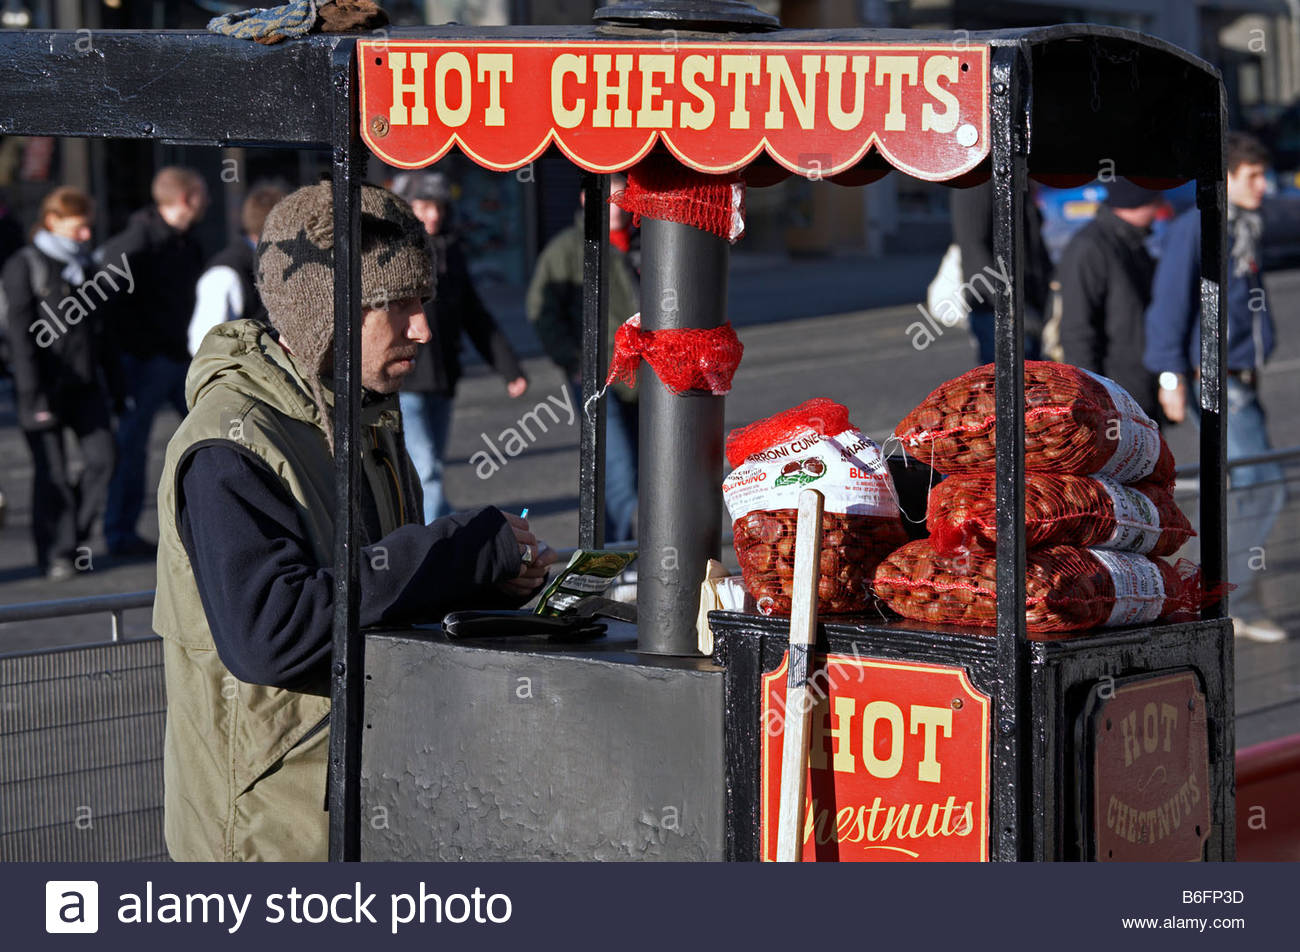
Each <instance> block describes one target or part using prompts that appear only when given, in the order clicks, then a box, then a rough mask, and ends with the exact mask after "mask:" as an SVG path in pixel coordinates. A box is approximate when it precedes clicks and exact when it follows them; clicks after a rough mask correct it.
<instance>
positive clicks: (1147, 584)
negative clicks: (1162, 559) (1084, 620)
mask: <svg viewBox="0 0 1300 952" xmlns="http://www.w3.org/2000/svg"><path fill="white" fill-rule="evenodd" d="M1088 551H1089V552H1091V553H1092V554H1093V556H1094V557H1096V559H1097V561H1098V562H1100V563H1101V564H1102V565H1103V566H1105V568H1106V571H1108V572H1109V573H1110V577H1111V578H1112V579H1114V581H1115V607H1114V608H1112V609H1111V612H1110V618H1108V619H1107V620H1106V627H1107V628H1112V627H1115V626H1117V625H1142V624H1146V623H1147V622H1151V621H1155V620H1156V619H1157V618H1159V617H1160V612H1161V610H1162V609H1163V608H1164V605H1165V579H1164V576H1163V575H1161V574H1160V566H1158V565H1156V563H1154V562H1152V561H1151V560H1150V559H1149V558H1147V557H1146V556H1145V555H1135V554H1133V553H1131V552H1110V551H1107V550H1106V549H1089V550H1088Z"/></svg>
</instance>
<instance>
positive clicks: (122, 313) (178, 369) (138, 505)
mask: <svg viewBox="0 0 1300 952" xmlns="http://www.w3.org/2000/svg"><path fill="white" fill-rule="evenodd" d="M152 195H153V204H152V205H150V206H149V207H147V208H143V209H141V210H140V211H137V212H136V213H135V214H133V215H132V216H131V219H130V222H129V223H128V224H127V226H126V229H125V230H124V231H122V232H120V233H119V234H117V235H114V236H113V237H112V238H110V239H109V240H108V242H107V243H106V244H105V245H104V247H103V248H102V249H100V252H99V254H98V255H97V257H98V259H99V260H100V261H101V262H102V263H103V264H104V265H105V266H107V265H109V264H114V265H120V264H121V263H122V262H123V261H124V262H125V265H126V266H127V267H129V268H130V272H131V275H132V278H133V281H134V286H133V287H134V289H133V290H131V291H130V292H129V293H128V291H127V289H126V288H122V289H121V290H120V291H119V292H118V293H117V294H116V295H114V296H113V298H111V299H110V302H109V306H110V307H111V310H110V311H109V317H110V320H109V327H110V329H111V331H112V333H113V336H114V339H115V340H116V342H117V345H118V347H119V349H120V351H121V359H122V378H123V380H124V381H125V385H126V406H125V411H124V412H123V414H122V416H121V418H120V419H119V420H118V427H117V467H116V469H115V470H114V471H113V479H112V482H111V483H110V484H109V490H108V511H107V513H106V514H105V517H104V535H105V538H106V540H107V542H108V550H109V552H110V553H112V554H113V555H124V556H150V555H152V554H153V553H154V548H155V547H154V546H153V545H152V544H151V543H149V542H146V541H145V540H144V539H142V538H140V535H139V533H138V532H137V530H136V524H137V523H138V522H139V520H140V512H141V510H142V509H143V507H144V483H145V473H146V467H147V465H148V459H149V433H150V430H151V429H152V428H153V420H154V416H156V415H157V413H158V410H159V409H161V408H162V407H163V406H164V405H168V406H171V407H172V409H174V410H175V411H176V413H177V414H178V415H180V416H182V417H183V416H184V415H185V371H186V369H187V368H188V367H189V363H190V350H189V340H188V333H187V332H188V329H189V324H190V318H191V317H192V316H193V314H194V296H195V286H196V285H197V284H198V280H199V276H200V275H201V274H202V273H203V252H202V251H201V250H200V249H199V245H198V242H197V241H195V239H194V237H193V235H191V234H190V229H191V228H192V227H193V226H194V224H195V223H196V222H198V221H199V219H201V218H202V217H203V213H204V211H205V210H206V208H207V204H208V190H207V187H206V186H205V185H204V183H203V179H202V178H200V177H199V174H198V173H197V172H195V171H194V170H193V169H187V168H180V167H177V166H168V167H167V168H164V169H162V170H160V171H159V172H158V174H157V175H155V176H154V178H153V186H152Z"/></svg>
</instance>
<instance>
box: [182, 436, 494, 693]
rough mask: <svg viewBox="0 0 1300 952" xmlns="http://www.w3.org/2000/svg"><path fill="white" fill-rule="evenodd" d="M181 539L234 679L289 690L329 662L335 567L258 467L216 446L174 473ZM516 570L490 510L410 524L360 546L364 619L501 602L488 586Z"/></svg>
mask: <svg viewBox="0 0 1300 952" xmlns="http://www.w3.org/2000/svg"><path fill="white" fill-rule="evenodd" d="M180 486H181V498H180V501H179V502H178V509H179V528H180V535H181V542H182V543H183V544H184V546H185V551H186V553H187V554H188V555H189V557H190V564H191V565H192V567H193V569H194V578H195V581H196V583H197V584H198V589H199V596H200V598H201V599H202V601H203V610H204V612H205V613H206V614H207V617H208V627H209V628H210V629H211V631H212V638H213V641H214V642H215V643H216V648H217V654H218V656H219V657H220V658H221V661H222V663H223V664H225V666H226V667H227V668H229V669H230V671H231V673H232V674H234V675H235V677H237V678H239V679H240V680H241V681H246V682H248V683H251V684H267V685H271V686H273V687H291V686H293V685H295V684H298V683H301V682H303V681H304V680H306V679H309V678H312V677H314V676H319V675H321V674H323V673H324V670H325V669H326V667H327V666H328V663H329V659H330V650H331V638H332V630H331V626H332V622H333V614H334V573H333V571H332V570H331V568H330V567H328V566H321V565H319V564H317V562H316V560H315V557H314V555H313V553H312V546H311V543H310V541H309V540H308V539H307V536H306V533H305V531H304V529H303V526H302V524H301V521H300V520H299V518H298V515H297V512H296V506H295V503H294V501H293V499H292V497H291V496H290V495H289V492H288V490H287V489H286V487H285V486H284V484H283V482H282V481H281V480H280V479H279V477H277V476H276V475H275V474H274V473H273V472H272V471H271V469H270V467H268V466H267V465H266V464H265V463H264V462H262V461H261V460H260V459H256V458H253V457H251V456H249V455H248V454H246V453H244V452H242V451H240V450H237V449H234V448H231V447H227V446H222V445H209V446H204V447H201V448H200V449H198V450H195V451H194V452H193V454H192V455H191V456H190V458H189V459H188V460H187V461H186V464H185V469H184V471H183V472H182V473H181V476H180ZM519 567H520V562H519V548H518V546H517V545H516V543H515V538H514V533H513V531H512V530H511V529H510V526H509V524H508V523H507V522H506V520H505V517H504V516H503V515H502V514H501V512H500V511H499V510H497V509H495V508H493V507H490V506H489V507H485V508H482V509H474V510H469V511H467V512H458V513H455V514H453V515H451V516H447V517H446V518H443V519H437V520H435V521H434V522H432V523H430V524H429V525H427V526H426V525H407V526H402V527H401V528H400V529H397V530H395V531H394V532H391V533H389V534H388V535H386V536H384V537H383V538H382V539H380V540H379V541H378V542H376V543H374V544H373V545H369V546H365V547H364V548H362V550H361V559H360V587H361V625H362V626H363V627H364V626H369V625H378V624H382V623H409V622H436V621H440V620H441V619H442V617H443V615H445V614H446V613H447V612H449V611H453V610H455V609H460V608H482V607H501V606H503V605H505V604H507V603H508V602H509V599H508V597H507V596H506V595H505V594H504V593H501V592H499V591H498V590H497V589H496V588H495V587H494V585H495V583H496V582H498V581H502V580H505V579H509V578H513V577H514V576H515V575H517V574H518V572H519Z"/></svg>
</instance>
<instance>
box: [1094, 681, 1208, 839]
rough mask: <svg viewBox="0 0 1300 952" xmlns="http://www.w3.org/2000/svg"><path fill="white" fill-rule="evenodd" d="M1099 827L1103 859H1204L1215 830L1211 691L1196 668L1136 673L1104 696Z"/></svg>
mask: <svg viewBox="0 0 1300 952" xmlns="http://www.w3.org/2000/svg"><path fill="white" fill-rule="evenodd" d="M1091 722H1092V730H1093V733H1094V750H1095V753H1094V758H1093V817H1092V822H1093V829H1094V830H1095V831H1096V833H1095V843H1096V853H1095V855H1094V857H1093V858H1094V859H1097V860H1100V861H1102V862H1107V861H1116V862H1135V861H1146V862H1165V863H1174V862H1188V861H1192V860H1199V859H1201V858H1202V856H1203V855H1204V852H1205V841H1206V840H1207V839H1209V837H1210V829H1211V822H1212V821H1211V812H1210V797H1211V795H1212V790H1211V789H1210V753H1209V745H1210V739H1209V730H1208V726H1207V723H1206V709H1205V695H1204V694H1202V693H1201V690H1200V688H1199V687H1198V685H1197V683H1196V675H1194V674H1192V672H1190V671H1183V672H1179V673H1177V674H1172V675H1163V676H1157V677H1149V678H1140V679H1133V680H1132V681H1128V682H1126V683H1121V685H1120V686H1119V687H1118V688H1116V689H1115V690H1114V691H1113V693H1112V694H1111V696H1109V697H1105V698H1104V699H1103V698H1099V703H1098V704H1097V706H1096V709H1095V711H1094V712H1093V713H1092V715H1091Z"/></svg>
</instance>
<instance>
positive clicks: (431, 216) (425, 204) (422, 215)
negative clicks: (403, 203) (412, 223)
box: [411, 198, 442, 235]
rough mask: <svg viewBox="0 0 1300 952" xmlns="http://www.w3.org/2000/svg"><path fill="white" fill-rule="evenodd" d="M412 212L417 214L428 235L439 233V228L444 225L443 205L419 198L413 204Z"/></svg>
mask: <svg viewBox="0 0 1300 952" xmlns="http://www.w3.org/2000/svg"><path fill="white" fill-rule="evenodd" d="M411 211H413V212H415V217H416V218H418V219H420V224H422V225H423V226H424V230H425V231H426V232H427V233H428V234H430V235H436V234H437V233H438V226H439V225H440V224H442V206H441V205H439V204H438V203H437V202H431V201H429V200H428V199H426V198H417V199H415V200H414V201H413V202H411Z"/></svg>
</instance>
